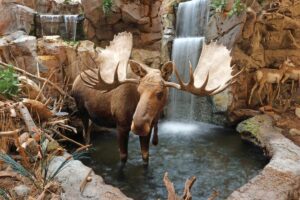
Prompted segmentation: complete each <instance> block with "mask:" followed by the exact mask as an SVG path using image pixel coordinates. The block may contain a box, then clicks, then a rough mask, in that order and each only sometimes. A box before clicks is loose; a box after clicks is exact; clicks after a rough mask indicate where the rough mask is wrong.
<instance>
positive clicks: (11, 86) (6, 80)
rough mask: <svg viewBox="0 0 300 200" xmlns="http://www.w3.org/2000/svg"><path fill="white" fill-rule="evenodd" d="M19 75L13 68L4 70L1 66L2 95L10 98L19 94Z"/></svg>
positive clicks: (0, 84) (0, 85)
mask: <svg viewBox="0 0 300 200" xmlns="http://www.w3.org/2000/svg"><path fill="white" fill-rule="evenodd" d="M18 84H19V81H18V75H17V74H16V73H15V72H14V69H13V68H12V67H9V68H7V69H3V67H2V66H0V94H2V95H4V96H6V97H8V98H10V97H13V96H15V95H16V94H17V93H18V92H19V86H18Z"/></svg>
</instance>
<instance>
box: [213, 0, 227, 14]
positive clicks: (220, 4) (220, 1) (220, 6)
mask: <svg viewBox="0 0 300 200" xmlns="http://www.w3.org/2000/svg"><path fill="white" fill-rule="evenodd" d="M226 3H227V0H212V1H211V4H210V7H211V8H212V9H214V10H215V12H222V11H223V10H224V8H225V6H226Z"/></svg>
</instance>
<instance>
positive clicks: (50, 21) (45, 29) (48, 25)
mask: <svg viewBox="0 0 300 200" xmlns="http://www.w3.org/2000/svg"><path fill="white" fill-rule="evenodd" d="M78 20H79V19H78V15H52V14H42V15H39V21H40V24H41V36H45V35H61V36H62V37H63V38H65V39H68V40H76V37H77V23H78Z"/></svg>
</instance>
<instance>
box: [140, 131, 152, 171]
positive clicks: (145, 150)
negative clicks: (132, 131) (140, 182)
mask: <svg viewBox="0 0 300 200" xmlns="http://www.w3.org/2000/svg"><path fill="white" fill-rule="evenodd" d="M150 137H151V133H149V135H148V136H140V146H141V153H142V158H143V162H144V163H143V164H144V165H145V166H148V163H149V143H150Z"/></svg>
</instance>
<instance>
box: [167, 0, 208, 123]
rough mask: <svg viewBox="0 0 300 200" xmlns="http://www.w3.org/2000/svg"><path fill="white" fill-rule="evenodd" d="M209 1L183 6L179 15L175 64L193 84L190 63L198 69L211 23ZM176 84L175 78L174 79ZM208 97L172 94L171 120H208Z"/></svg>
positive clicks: (186, 3) (197, 1)
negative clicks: (209, 23) (206, 28)
mask: <svg viewBox="0 0 300 200" xmlns="http://www.w3.org/2000/svg"><path fill="white" fill-rule="evenodd" d="M208 15H209V1H208V0H192V1H188V2H183V3H180V4H179V6H178V11H177V22H176V34H177V38H176V39H175V40H174V43H173V51H172V60H173V61H174V62H175V64H176V66H177V68H178V70H179V73H180V75H181V77H182V78H183V79H184V80H185V81H188V80H189V62H191V64H192V66H193V68H195V67H196V65H197V63H198V59H199V56H200V53H201V48H202V44H203V42H204V37H203V35H204V28H205V26H206V24H207V22H208ZM172 79H173V80H176V78H175V77H172ZM208 101H209V99H208V98H207V97H197V96H194V95H191V94H188V93H184V92H182V91H177V90H175V89H172V90H171V93H170V103H169V106H168V109H167V111H168V112H167V113H168V117H169V118H171V119H180V120H183V119H186V120H188V121H190V120H201V121H209V120H206V119H205V118H207V115H209V114H210V113H211V112H209V110H208V109H203V108H204V107H205V108H207V107H209V106H207V104H209V102H208ZM200 108H202V110H200Z"/></svg>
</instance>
